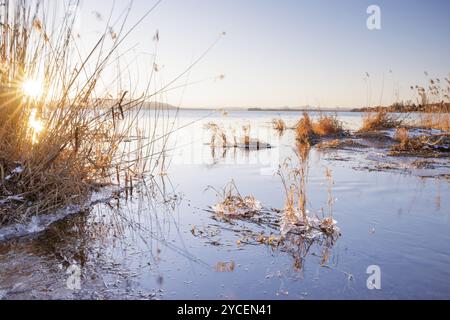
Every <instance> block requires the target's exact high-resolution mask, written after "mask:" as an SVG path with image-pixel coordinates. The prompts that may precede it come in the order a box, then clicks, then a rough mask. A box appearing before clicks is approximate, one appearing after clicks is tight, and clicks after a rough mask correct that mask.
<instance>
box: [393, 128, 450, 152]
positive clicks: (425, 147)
mask: <svg viewBox="0 0 450 320" xmlns="http://www.w3.org/2000/svg"><path fill="white" fill-rule="evenodd" d="M394 140H396V141H397V142H398V144H397V145H395V146H393V147H392V148H391V153H390V154H391V155H394V156H401V155H407V156H425V157H442V156H448V152H449V151H450V149H449V147H450V138H449V136H448V135H429V136H425V135H422V136H418V137H410V135H409V132H408V129H406V128H399V129H397V130H396V132H395V136H394Z"/></svg>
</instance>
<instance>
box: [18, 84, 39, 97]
mask: <svg viewBox="0 0 450 320" xmlns="http://www.w3.org/2000/svg"><path fill="white" fill-rule="evenodd" d="M22 91H23V93H24V94H25V95H26V96H28V97H30V98H33V99H37V98H39V97H40V96H41V95H42V85H41V83H40V82H39V81H36V80H27V81H25V82H24V83H23V84H22Z"/></svg>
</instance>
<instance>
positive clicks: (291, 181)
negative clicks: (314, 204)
mask: <svg viewBox="0 0 450 320" xmlns="http://www.w3.org/2000/svg"><path fill="white" fill-rule="evenodd" d="M310 150H311V146H310V145H309V144H305V143H298V144H297V157H298V160H299V165H298V166H294V167H292V161H291V160H290V159H288V160H287V161H286V162H285V163H284V164H283V166H280V169H279V170H278V175H279V176H280V178H281V181H282V184H283V187H284V191H285V206H284V210H283V211H282V212H283V215H282V220H281V226H280V231H281V235H282V236H283V237H286V236H288V235H289V234H291V233H293V234H296V235H302V236H303V237H306V238H310V239H315V238H316V237H318V236H323V235H324V236H330V237H337V236H338V235H339V234H340V231H339V228H338V227H337V226H336V224H337V222H336V221H335V220H334V219H333V205H334V202H335V200H334V197H333V194H332V186H333V185H334V181H333V177H332V173H331V171H330V170H328V169H327V170H326V177H327V181H328V183H329V185H328V216H327V217H322V218H319V217H317V216H311V215H310V214H309V211H308V210H307V208H306V204H307V178H308V175H309V173H308V171H309V165H308V159H309V152H310ZM322 212H323V210H322Z"/></svg>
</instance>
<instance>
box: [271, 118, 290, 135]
mask: <svg viewBox="0 0 450 320" xmlns="http://www.w3.org/2000/svg"><path fill="white" fill-rule="evenodd" d="M272 126H273V129H274V130H275V131H277V132H278V134H279V135H282V134H283V133H284V132H285V131H286V128H287V126H286V122H284V120H283V119H281V118H279V119H273V120H272Z"/></svg>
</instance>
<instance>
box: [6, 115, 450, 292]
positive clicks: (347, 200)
mask: <svg viewBox="0 0 450 320" xmlns="http://www.w3.org/2000/svg"><path fill="white" fill-rule="evenodd" d="M150 114H151V112H149V117H150V116H151V115H150ZM338 116H339V119H340V120H341V121H343V123H344V124H345V126H346V128H348V129H350V130H355V129H357V128H358V127H359V126H360V125H361V114H358V113H340V114H339V115H338ZM278 117H281V118H283V119H284V120H285V121H286V122H287V123H288V125H293V124H294V123H295V122H296V121H297V120H298V119H299V117H300V114H299V113H294V112H281V113H278V112H231V113H229V114H228V115H222V114H220V113H212V112H209V111H182V112H181V113H180V114H179V115H178V118H177V120H176V123H175V127H182V128H181V129H179V130H177V131H175V132H174V133H173V135H172V136H171V139H170V141H169V145H168V146H167V149H168V152H167V155H166V156H167V157H166V158H165V162H164V165H165V167H166V169H165V171H166V173H167V175H157V174H155V176H154V178H153V179H150V177H147V179H146V181H147V183H146V184H141V185H140V186H137V187H136V191H135V193H134V194H133V198H131V199H128V201H126V200H125V199H119V200H114V201H111V202H110V203H109V204H99V205H97V206H96V207H94V209H93V210H92V211H91V212H87V213H84V214H78V215H74V216H70V217H68V218H66V219H64V220H63V221H59V222H57V223H54V224H53V225H52V226H50V227H49V228H48V229H47V230H45V231H44V232H41V233H38V234H33V235H30V236H28V237H25V238H21V239H12V240H9V241H2V242H0V299H2V298H3V299H17V298H19V299H47V298H50V299H136V298H137V299H140V298H142V299H147V298H154V299H449V298H450V189H449V187H450V184H449V180H448V179H439V178H435V177H432V176H433V175H434V174H435V171H434V170H428V171H429V172H428V171H427V172H424V171H411V170H408V168H407V167H406V166H405V167H400V169H399V168H396V170H373V168H377V164H379V163H380V159H381V160H386V159H384V158H383V156H382V155H380V150H378V149H376V148H367V149H365V150H364V151H355V150H350V149H345V150H336V151H326V152H324V151H319V150H317V149H316V148H312V150H311V151H310V153H309V158H308V167H309V170H308V177H307V188H306V195H307V208H308V210H309V211H310V212H311V213H320V212H322V210H324V211H327V210H328V207H329V205H328V199H329V194H330V191H329V190H328V189H329V181H328V180H327V177H326V174H325V172H326V170H327V169H329V170H331V172H332V179H333V182H334V184H333V185H332V190H331V192H332V197H333V200H334V204H333V207H332V210H333V217H334V219H335V220H336V221H337V222H338V227H339V228H340V230H341V236H340V237H339V238H338V239H336V241H333V243H323V242H322V243H319V242H316V243H312V244H310V246H308V247H309V248H308V249H307V250H305V249H304V247H301V248H300V247H298V248H292V246H291V248H290V249H287V248H281V247H276V246H271V245H266V244H255V243H249V244H246V242H245V239H244V238H245V234H246V232H245V231H246V230H247V231H251V232H254V233H264V235H265V236H270V234H271V233H272V234H274V235H277V230H274V229H271V228H268V227H267V226H264V225H255V224H251V223H248V222H246V221H231V222H230V221H229V222H226V221H222V220H220V219H217V218H216V217H214V215H213V214H212V213H211V212H209V211H208V208H209V206H212V205H214V204H216V203H217V201H218V199H217V196H216V193H215V192H214V191H213V190H212V188H215V189H220V188H222V187H224V186H225V185H226V184H227V183H229V182H230V181H232V180H233V181H234V183H235V185H236V186H237V188H238V189H239V191H240V193H241V194H242V195H253V196H255V198H256V199H258V200H260V201H261V202H262V204H263V205H264V207H267V208H278V209H282V208H283V207H284V203H285V192H284V189H283V185H282V183H281V179H280V177H279V176H277V175H276V174H274V173H275V171H276V170H277V169H278V166H279V165H280V164H282V163H284V162H285V161H286V159H288V158H291V161H292V163H293V164H294V165H295V164H296V161H297V160H296V157H295V143H294V140H295V139H294V133H293V132H292V131H290V130H287V131H286V133H285V134H284V135H282V136H279V135H278V134H277V133H276V132H275V131H274V130H273V129H272V125H271V123H270V122H271V120H272V119H273V118H278ZM171 121H173V118H168V119H167V122H166V124H170V123H171ZM209 122H215V123H217V124H220V125H221V126H222V128H223V129H224V130H225V131H226V132H227V133H228V134H229V136H230V137H232V136H233V135H236V136H240V135H241V133H242V130H243V129H242V127H243V126H246V125H247V124H250V125H251V128H250V135H251V136H252V137H253V138H258V139H260V140H262V141H264V142H267V143H269V144H270V145H272V146H273V148H270V149H264V150H242V149H233V148H232V149H227V150H223V148H211V146H210V145H208V143H209V142H210V140H211V133H210V132H209V131H208V130H206V129H205V124H207V123H209ZM185 125H187V126H186V127H184V126H185ZM443 161H446V162H447V164H448V159H444V160H443ZM449 173H450V169H449V167H448V166H446V167H445V166H444V168H441V169H440V171H439V175H442V174H449ZM152 181H153V182H154V183H153V184H152V183H151V182H152ZM208 187H212V188H208ZM291 249H292V250H291ZM370 266H378V267H379V269H380V271H381V275H380V280H381V289H380V290H369V289H368V286H367V279H368V278H369V276H370V274H368V273H367V269H368V268H369V267H370ZM78 275H79V276H80V277H79V278H80V283H79V285H80V290H72V289H73V286H74V285H75V287H77V285H78V283H77V277H78Z"/></svg>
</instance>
